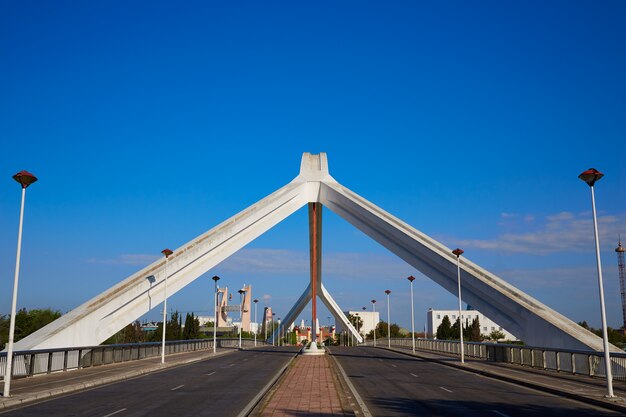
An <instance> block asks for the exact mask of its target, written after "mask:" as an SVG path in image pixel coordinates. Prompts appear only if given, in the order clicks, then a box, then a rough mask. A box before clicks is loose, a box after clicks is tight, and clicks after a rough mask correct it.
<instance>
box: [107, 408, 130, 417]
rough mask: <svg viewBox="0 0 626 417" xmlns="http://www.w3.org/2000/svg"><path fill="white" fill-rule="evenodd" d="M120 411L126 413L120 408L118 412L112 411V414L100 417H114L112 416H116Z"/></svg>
mask: <svg viewBox="0 0 626 417" xmlns="http://www.w3.org/2000/svg"><path fill="white" fill-rule="evenodd" d="M122 411H126V409H125V408H122V409H120V410H117V411H114V412H112V413H110V414H107V415H105V416H102V417H111V416H114V415H116V414H118V413H121V412H122Z"/></svg>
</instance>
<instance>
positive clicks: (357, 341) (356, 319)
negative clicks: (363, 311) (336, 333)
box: [354, 312, 361, 346]
mask: <svg viewBox="0 0 626 417" xmlns="http://www.w3.org/2000/svg"><path fill="white" fill-rule="evenodd" d="M354 317H355V319H354V322H355V324H356V333H357V334H361V333H360V331H359V319H360V318H361V317H360V316H359V313H358V312H356V313H354ZM356 345H357V346H358V345H359V339H356Z"/></svg>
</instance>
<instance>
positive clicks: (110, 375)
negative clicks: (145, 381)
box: [0, 349, 237, 410]
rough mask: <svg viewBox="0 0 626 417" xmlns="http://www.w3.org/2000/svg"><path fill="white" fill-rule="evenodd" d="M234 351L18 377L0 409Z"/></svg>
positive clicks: (219, 350) (179, 355) (144, 360)
mask: <svg viewBox="0 0 626 417" xmlns="http://www.w3.org/2000/svg"><path fill="white" fill-rule="evenodd" d="M236 351H237V350H236V349H218V351H217V352H216V353H213V351H212V350H210V351H196V352H185V353H177V354H172V355H168V356H166V357H165V363H164V364H162V363H161V357H160V356H158V357H154V358H148V359H141V360H138V361H128V362H121V363H116V364H110V365H102V366H94V367H90V368H83V369H78V370H73V371H67V372H56V373H53V374H47V375H39V376H34V377H30V378H17V379H13V380H11V396H10V397H0V410H3V409H6V408H9V407H14V406H17V405H21V404H26V403H29V402H34V401H38V400H42V399H45V398H49V397H52V396H55V395H61V394H67V393H70V392H74V391H78V390H82V389H85V388H91V387H95V386H98V385H104V384H110V383H112V382H117V381H121V380H124V379H129V378H134V377H137V376H139V375H143V374H147V373H150V372H156V371H160V370H163V369H167V368H171V367H174V366H179V365H184V364H187V363H192V362H197V361H201V360H204V359H208V358H211V357H216V356H222V355H226V354H229V353H232V352H236Z"/></svg>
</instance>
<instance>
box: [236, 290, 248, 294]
mask: <svg viewBox="0 0 626 417" xmlns="http://www.w3.org/2000/svg"><path fill="white" fill-rule="evenodd" d="M237 292H238V293H239V294H243V293H244V292H246V290H244V289H241V290H239V291H237Z"/></svg>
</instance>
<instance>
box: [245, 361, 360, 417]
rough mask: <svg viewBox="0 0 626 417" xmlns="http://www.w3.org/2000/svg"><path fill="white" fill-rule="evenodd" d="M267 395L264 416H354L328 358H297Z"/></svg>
mask: <svg viewBox="0 0 626 417" xmlns="http://www.w3.org/2000/svg"><path fill="white" fill-rule="evenodd" d="M277 385H278V386H277V387H275V388H274V390H273V391H271V392H270V393H269V394H268V395H267V396H266V400H265V402H264V404H263V405H262V406H261V411H260V412H259V413H257V414H255V415H260V416H264V417H286V416H354V415H355V413H354V412H353V411H352V409H351V407H350V405H349V404H348V403H349V401H348V398H347V396H346V395H345V393H344V391H343V389H342V387H341V383H340V382H339V381H338V379H337V375H336V372H335V371H334V370H333V369H332V368H331V362H330V359H329V358H328V355H321V356H302V355H300V356H298V357H297V358H296V359H295V360H294V362H293V365H292V366H291V369H289V370H288V371H287V373H286V375H285V376H284V377H283V378H282V379H281V380H280V381H279V382H278V384H277Z"/></svg>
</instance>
